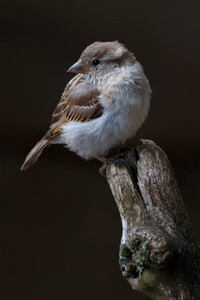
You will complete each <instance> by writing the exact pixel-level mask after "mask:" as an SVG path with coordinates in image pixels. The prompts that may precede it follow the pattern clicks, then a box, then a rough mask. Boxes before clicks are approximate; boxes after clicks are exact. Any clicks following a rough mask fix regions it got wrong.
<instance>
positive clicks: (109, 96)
mask: <svg viewBox="0 0 200 300" xmlns="http://www.w3.org/2000/svg"><path fill="white" fill-rule="evenodd" d="M68 72H72V73H75V74H76V76H74V77H73V78H72V79H71V80H70V81H69V82H68V84H67V85H66V87H65V89H64V92H63V94H62V96H61V99H60V101H59V103H58V105H57V107H56V109H55V111H54V113H53V115H52V119H51V123H50V127H49V129H48V131H47V132H46V134H45V135H44V136H43V138H42V139H41V140H40V141H39V142H38V143H37V144H36V145H35V146H34V147H33V149H32V150H31V151H30V152H29V154H28V155H27V156H26V158H25V161H24V163H23V165H22V167H21V170H26V169H28V168H29V167H31V166H32V165H33V164H34V163H35V162H36V161H37V159H38V157H39V156H40V154H41V153H42V151H43V150H44V148H46V147H47V146H49V145H50V144H62V145H64V146H65V147H67V148H68V149H69V150H71V151H73V152H75V153H76V154H77V155H79V156H80V157H81V158H83V159H86V160H90V159H93V158H96V159H98V160H100V161H101V162H103V164H104V167H103V166H102V169H100V172H101V171H102V172H103V170H104V169H105V168H106V166H107V165H108V163H109V162H110V161H111V160H109V158H106V156H107V154H108V152H109V151H110V150H111V149H113V148H114V147H116V146H119V145H122V144H124V143H125V141H126V140H128V139H130V138H132V137H134V136H135V134H136V132H137V130H138V129H139V128H140V127H141V125H142V124H143V122H144V121H145V119H146V117H147V115H148V111H149V107H150V100H151V93H152V91H151V87H150V83H149V81H148V79H147V78H146V76H145V74H144V71H143V68H142V66H141V64H140V63H139V62H138V61H137V59H136V57H135V55H134V54H133V53H132V52H130V51H129V50H128V49H127V48H126V47H125V46H124V45H123V44H122V43H120V42H119V41H112V42H100V41H97V42H94V43H92V44H91V45H89V46H87V47H86V48H85V50H84V51H83V52H82V53H81V55H80V58H79V59H78V61H77V62H76V63H74V64H73V65H72V66H71V67H70V68H69V69H68ZM113 160H114V159H113Z"/></svg>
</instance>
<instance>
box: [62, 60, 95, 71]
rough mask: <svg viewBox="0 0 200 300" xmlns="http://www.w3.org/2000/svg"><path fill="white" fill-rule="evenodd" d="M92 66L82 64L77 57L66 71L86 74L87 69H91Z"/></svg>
mask: <svg viewBox="0 0 200 300" xmlns="http://www.w3.org/2000/svg"><path fill="white" fill-rule="evenodd" d="M91 70H92V68H89V67H88V66H84V65H83V64H82V61H81V59H79V60H78V61H77V62H76V63H75V64H73V65H72V66H71V67H70V68H69V69H68V70H67V72H72V73H82V74H86V73H88V72H89V71H91Z"/></svg>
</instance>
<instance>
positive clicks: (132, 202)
mask: <svg viewBox="0 0 200 300" xmlns="http://www.w3.org/2000/svg"><path fill="white" fill-rule="evenodd" d="M125 160H126V161H127V163H128V164H129V165H131V164H132V165H133V164H134V165H135V168H131V167H128V166H126V165H124V164H119V163H112V164H110V165H109V167H108V168H107V179H108V183H109V185H110V188H111V191H112V193H113V196H114V198H115V201H116V204H117V206H118V210H119V213H120V216H121V220H122V238H121V244H120V253H119V264H120V268H121V271H122V274H123V276H124V277H125V278H126V279H127V280H128V282H129V283H130V284H131V286H132V288H133V289H134V290H137V291H140V292H142V293H144V294H146V295H148V296H149V297H150V298H151V299H168V300H169V299H192V300H197V299H200V245H199V244H198V242H197V239H196V236H195V234H194V232H193V229H192V226H191V223H190V220H189V217H188V214H187V211H186V209H185V206H184V202H183V199H182V196H181V193H180V191H179V188H178V185H177V182H176V178H175V176H174V173H173V171H172V167H171V165H170V163H169V160H168V158H167V156H166V154H165V153H164V152H163V151H162V150H161V149H160V148H159V147H158V146H157V145H156V144H155V143H154V142H152V141H149V140H141V145H139V146H138V147H136V148H135V149H134V150H130V151H128V152H127V153H126V155H125ZM191 201H192V200H191Z"/></svg>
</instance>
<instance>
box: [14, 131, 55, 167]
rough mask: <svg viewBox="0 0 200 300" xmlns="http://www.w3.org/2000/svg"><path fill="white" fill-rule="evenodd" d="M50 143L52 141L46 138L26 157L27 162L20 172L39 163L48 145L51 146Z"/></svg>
mask: <svg viewBox="0 0 200 300" xmlns="http://www.w3.org/2000/svg"><path fill="white" fill-rule="evenodd" d="M50 142H51V139H47V138H46V136H44V137H43V138H42V139H41V140H40V141H39V142H38V143H37V144H36V145H35V147H33V149H32V150H31V151H30V152H29V154H28V155H27V156H26V158H25V161H24V163H23V165H22V167H21V169H20V170H21V171H24V170H27V169H28V168H30V167H31V166H32V165H33V164H34V163H35V162H36V161H37V159H38V157H39V156H40V154H41V153H42V151H43V150H44V148H45V147H46V146H47V145H48V144H50Z"/></svg>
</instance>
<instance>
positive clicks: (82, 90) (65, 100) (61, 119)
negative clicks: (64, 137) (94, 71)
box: [49, 74, 103, 138]
mask: <svg viewBox="0 0 200 300" xmlns="http://www.w3.org/2000/svg"><path fill="white" fill-rule="evenodd" d="M99 94H100V93H99V91H98V89H97V88H95V87H94V86H93V85H92V84H90V83H88V82H86V81H85V79H84V76H83V75H82V74H78V75H77V76H75V77H74V78H73V79H72V80H71V81H70V82H69V83H68V84H67V86H66V88H65V91H64V93H63V95H62V98H61V100H60V102H59V103H58V105H57V107H56V109H55V111H54V113H53V117H52V120H51V126H50V132H49V133H51V138H54V137H56V136H57V135H59V134H60V128H61V126H62V125H63V124H65V123H67V122H69V121H75V122H86V121H89V120H90V119H94V118H98V117H100V116H101V115H102V113H103V107H102V105H101V104H100V103H99V101H98V96H99Z"/></svg>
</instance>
